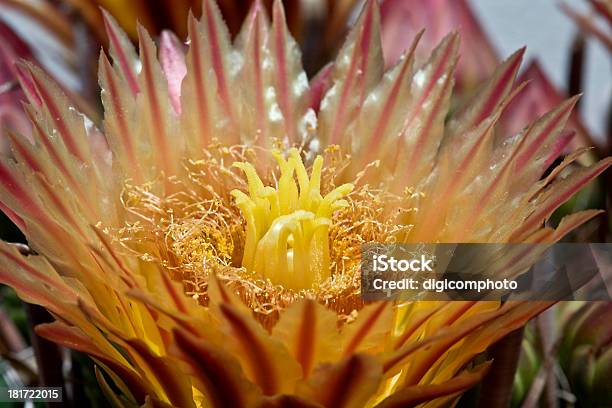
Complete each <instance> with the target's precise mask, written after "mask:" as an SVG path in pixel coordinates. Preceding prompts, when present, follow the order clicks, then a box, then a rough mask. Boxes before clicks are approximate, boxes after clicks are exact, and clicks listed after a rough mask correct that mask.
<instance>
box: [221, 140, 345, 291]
mask: <svg viewBox="0 0 612 408" xmlns="http://www.w3.org/2000/svg"><path fill="white" fill-rule="evenodd" d="M273 154H274V157H275V158H276V160H277V162H278V166H279V168H280V177H279V179H278V180H277V186H276V188H274V187H271V186H265V185H264V183H263V182H262V180H261V179H260V178H259V176H258V175H257V171H256V170H255V168H254V167H253V166H252V165H251V164H250V163H246V162H240V163H235V164H234V166H235V167H237V168H240V169H241V170H242V171H244V173H245V175H246V178H247V186H248V195H247V194H245V193H244V192H242V191H240V190H233V191H232V195H233V196H234V198H235V200H236V205H237V206H238V208H240V210H241V212H242V215H243V216H244V218H245V220H246V240H245V245H244V253H243V258H242V266H243V267H245V268H246V269H247V270H248V271H253V272H255V273H256V274H258V275H260V276H261V277H263V278H267V279H269V280H270V281H271V282H273V283H275V284H280V285H283V286H284V287H286V288H290V289H295V290H298V289H309V288H312V287H313V286H315V285H318V284H320V283H321V282H322V281H323V280H325V279H327V278H328V277H329V276H330V259H329V227H330V225H331V219H332V215H333V213H334V211H336V210H337V209H339V208H343V207H346V206H347V205H348V203H347V202H346V200H344V199H343V197H345V196H346V195H347V194H349V193H350V192H351V191H352V190H353V185H352V184H343V185H341V186H339V187H336V188H335V189H333V190H332V191H330V192H329V193H328V194H326V195H325V196H324V197H323V196H322V195H321V170H322V168H323V157H321V156H317V158H316V159H315V160H314V162H313V165H312V171H311V174H310V177H308V173H307V171H306V167H305V166H304V163H303V161H302V158H301V157H300V153H299V151H298V150H297V149H291V150H290V151H289V154H288V158H287V159H285V158H284V157H283V155H282V154H281V153H280V152H278V151H276V152H274V153H273ZM296 180H297V181H296Z"/></svg>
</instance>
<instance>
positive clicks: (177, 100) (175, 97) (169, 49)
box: [159, 30, 187, 115]
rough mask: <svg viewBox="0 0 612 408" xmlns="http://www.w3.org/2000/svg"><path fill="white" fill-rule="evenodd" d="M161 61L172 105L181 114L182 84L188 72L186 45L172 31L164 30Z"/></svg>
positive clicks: (160, 46)
mask: <svg viewBox="0 0 612 408" xmlns="http://www.w3.org/2000/svg"><path fill="white" fill-rule="evenodd" d="M159 61H160V63H161V66H162V69H163V71H164V74H165V75H166V80H167V81H168V94H169V95H170V101H171V102H172V107H173V108H174V111H175V112H176V113H177V115H180V114H181V84H182V82H183V78H185V75H186V74H187V66H186V65H185V50H184V45H183V44H181V42H180V40H179V39H178V38H177V37H176V36H175V35H174V34H173V33H172V32H170V31H167V30H164V31H163V32H162V34H161V38H160V44H159Z"/></svg>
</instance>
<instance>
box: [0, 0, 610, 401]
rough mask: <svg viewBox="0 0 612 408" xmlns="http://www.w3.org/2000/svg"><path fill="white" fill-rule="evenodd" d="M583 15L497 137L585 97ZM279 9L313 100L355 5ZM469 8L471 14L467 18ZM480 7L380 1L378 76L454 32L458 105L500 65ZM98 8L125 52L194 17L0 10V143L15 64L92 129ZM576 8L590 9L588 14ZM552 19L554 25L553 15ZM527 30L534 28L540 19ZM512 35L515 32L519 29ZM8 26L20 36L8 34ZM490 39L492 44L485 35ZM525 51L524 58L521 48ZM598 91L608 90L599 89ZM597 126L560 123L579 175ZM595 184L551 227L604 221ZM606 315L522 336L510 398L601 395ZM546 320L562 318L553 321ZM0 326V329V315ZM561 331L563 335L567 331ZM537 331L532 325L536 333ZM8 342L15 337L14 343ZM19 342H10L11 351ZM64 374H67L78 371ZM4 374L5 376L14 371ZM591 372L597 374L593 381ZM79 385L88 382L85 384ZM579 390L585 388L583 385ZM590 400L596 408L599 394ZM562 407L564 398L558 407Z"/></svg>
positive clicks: (8, 234)
mask: <svg viewBox="0 0 612 408" xmlns="http://www.w3.org/2000/svg"><path fill="white" fill-rule="evenodd" d="M219 3H220V8H221V11H222V13H223V15H224V18H225V20H226V21H227V23H228V27H229V30H230V32H231V33H232V35H235V34H237V33H238V30H239V27H240V23H241V22H242V21H243V18H244V16H246V14H247V13H248V7H247V6H246V4H245V2H244V1H238V0H225V1H220V2H219ZM263 3H264V5H265V6H266V7H267V8H268V9H269V8H270V6H271V2H270V1H264V2H263ZM583 3H584V4H582V5H577V4H575V3H571V4H569V5H565V6H562V10H563V12H565V13H566V14H567V15H568V16H570V17H571V18H572V19H573V20H574V21H575V22H576V25H577V26H578V27H579V28H580V30H581V31H580V32H579V33H578V34H577V36H576V39H575V41H574V42H573V47H572V48H568V49H567V50H566V51H565V52H566V53H567V56H568V57H567V59H568V64H567V66H568V67H569V68H568V69H567V71H568V72H567V81H565V84H564V83H563V81H561V82H560V81H559V79H558V78H554V80H553V79H551V77H550V75H549V74H550V69H548V70H546V69H545V68H543V66H544V65H545V64H542V62H538V61H536V60H534V61H531V62H530V63H529V64H528V66H527V68H526V69H524V70H523V71H522V72H521V73H520V74H519V81H518V82H520V81H521V80H530V81H531V82H530V84H529V85H528V86H527V88H526V89H525V90H524V91H523V92H522V93H520V94H519V95H518V96H517V97H516V98H515V102H514V103H513V104H512V105H511V106H510V107H509V108H508V113H507V115H506V117H505V119H504V121H502V122H501V126H500V128H501V129H503V130H502V131H503V132H504V133H507V134H510V133H516V132H518V131H519V130H520V129H519V126H521V125H520V124H524V123H527V122H529V121H531V120H533V119H534V118H535V117H537V116H538V115H541V114H542V113H543V112H546V111H548V110H550V109H551V108H552V107H554V106H556V105H557V104H558V103H559V102H560V101H561V100H563V99H565V98H566V96H567V95H568V94H576V93H579V92H582V91H583V89H584V88H589V86H591V85H590V84H589V83H588V81H589V76H588V75H586V76H585V70H586V68H585V66H584V61H585V58H586V57H585V52H586V51H585V49H586V48H585V45H584V39H583V38H582V37H583V35H584V36H588V37H589V38H591V37H592V38H594V39H595V40H596V41H598V42H600V43H601V44H604V45H605V46H607V47H610V31H609V26H607V25H606V24H609V18H610V13H609V11H610V7H609V2H608V3H606V2H605V1H603V0H592V1H585V2H583ZM284 4H285V8H286V14H287V20H288V25H289V29H290V30H291V32H292V34H293V35H294V36H295V37H296V39H297V41H298V42H299V43H300V45H301V49H302V50H303V61H304V66H305V69H306V72H307V73H308V75H309V77H311V78H313V77H314V76H315V75H316V74H317V73H320V74H319V77H318V80H317V81H315V83H317V84H320V86H321V87H322V89H325V87H326V86H328V85H329V72H330V70H329V68H328V69H327V70H325V69H324V70H323V71H321V69H322V68H325V63H326V62H327V61H329V60H331V59H332V57H333V56H335V54H336V52H337V50H338V47H339V46H340V45H341V44H342V41H343V40H344V37H345V34H346V31H347V28H348V27H349V26H350V25H351V24H353V23H354V21H355V18H356V16H357V14H358V10H359V8H360V7H361V2H360V1H356V0H353V1H351V0H346V1H342V0H338V1H317V0H302V1H298V0H296V1H285V2H284ZM474 4H476V5H479V6H478V7H476V8H475V7H474ZM481 5H482V2H477V1H476V2H468V1H465V0H457V1H453V0H433V1H426V0H382V1H381V18H382V35H383V47H384V56H385V60H386V64H387V66H391V65H393V64H394V63H395V61H396V60H397V57H398V56H399V55H400V54H401V53H402V51H404V50H405V49H406V48H408V47H409V45H410V44H409V43H410V41H411V40H412V38H413V37H414V35H415V34H416V33H417V32H418V31H419V30H420V29H421V28H425V29H426V32H425V34H424V36H423V38H422V44H421V47H420V48H419V52H422V53H423V54H422V55H417V58H420V59H423V58H424V57H425V56H426V55H428V53H429V51H430V49H431V48H433V46H434V45H435V44H436V43H437V42H438V41H439V40H440V39H441V38H442V36H443V35H445V34H446V33H447V32H448V31H451V30H455V29H458V30H459V31H460V32H461V34H462V37H463V41H462V45H461V47H462V48H461V51H460V53H461V55H462V57H461V59H460V62H459V66H458V69H457V71H456V73H457V84H456V90H457V92H456V93H455V95H454V96H453V98H455V99H456V100H455V101H454V102H453V103H454V104H459V103H460V102H461V101H463V100H465V99H466V98H468V97H469V95H470V94H472V93H473V92H474V90H475V86H476V85H477V84H478V83H480V82H481V81H482V80H483V79H484V78H485V77H486V76H487V74H490V73H491V72H492V68H493V67H495V66H496V65H497V64H498V63H499V62H500V58H499V55H500V54H499V52H498V49H497V48H498V47H499V40H495V39H494V38H493V37H492V36H490V35H488V34H487V33H491V30H489V31H487V28H488V27H489V28H490V22H487V21H486V20H485V21H479V16H482V13H480V14H475V12H474V10H475V9H476V10H477V11H480V12H482V7H481ZM99 6H102V7H104V8H106V9H107V10H109V12H110V13H111V14H113V15H114V16H115V17H116V18H117V20H118V21H119V24H120V25H121V26H122V27H123V28H124V29H125V30H126V31H127V33H128V34H129V36H130V37H131V39H132V41H135V40H136V37H137V36H136V19H139V20H140V21H141V22H142V24H143V25H145V26H146V27H147V28H148V29H149V30H150V31H151V32H152V33H157V34H161V33H162V30H165V29H169V30H172V31H174V32H176V33H177V34H178V35H179V37H180V38H181V39H184V38H185V34H186V25H185V22H186V21H187V20H186V15H187V13H188V10H189V9H192V10H193V11H194V14H196V15H199V14H200V2H199V1H187V0H184V1H183V0H180V1H146V0H138V1H133V2H122V1H110V0H108V1H79V0H67V1H56V0H54V1H32V0H0V13H2V14H0V36H1V37H2V40H3V41H2V42H1V43H0V126H2V131H3V132H4V131H6V130H7V129H11V130H14V131H17V132H18V133H20V134H23V135H26V136H27V135H28V132H29V126H30V125H29V122H28V120H27V118H26V116H25V115H24V114H23V111H22V109H21V101H22V100H23V98H24V94H23V90H21V89H20V88H19V87H18V86H17V82H16V76H17V74H18V73H17V69H16V66H15V62H16V61H17V60H18V59H21V58H24V59H27V60H32V61H36V62H37V63H38V64H40V65H42V66H43V67H44V68H45V70H47V72H49V73H50V74H51V75H53V76H54V77H55V78H57V79H58V80H59V82H60V84H61V85H62V87H63V88H64V90H65V91H66V92H67V93H69V94H70V95H71V96H72V98H73V99H74V101H75V104H76V105H77V106H78V107H79V109H80V110H82V111H84V112H86V113H87V114H88V116H90V117H92V118H93V119H94V121H96V120H97V119H98V118H99V110H100V105H99V104H98V102H97V98H96V97H95V95H96V93H97V78H96V68H97V66H96V65H97V63H96V61H97V52H98V50H99V47H100V46H103V47H107V46H108V45H109V44H107V42H106V41H107V39H106V36H105V34H104V23H103V20H102V14H101V12H100V9H99ZM583 6H587V7H583ZM588 6H590V7H591V8H590V9H589V8H588ZM558 13H559V15H561V11H558ZM538 18H539V19H545V17H542V16H540V17H538ZM24 22H25V24H24ZM514 24H516V25H517V26H518V27H519V29H520V27H521V23H514ZM19 26H21V30H18V28H19ZM24 26H25V27H27V29H26V30H24V29H23V27H24ZM546 29H547V27H546V25H545V24H543V25H542V30H546ZM493 34H495V31H494V30H493ZM41 44H42V45H41ZM526 45H527V46H529V45H530V44H529V42H528V43H527V44H526ZM553 46H554V45H553ZM512 47H514V45H512ZM505 53H506V52H505V51H504V54H505ZM502 55H503V54H502ZM133 62H134V63H135V61H133ZM557 76H558V75H557ZM599 85H600V84H599V83H597V84H595V86H599ZM601 86H602V87H603V88H604V89H605V87H607V89H608V90H610V84H609V82H608V83H603V84H601ZM587 96H588V95H587ZM601 116H602V115H600V117H597V118H595V119H593V117H589V122H588V124H585V123H584V121H583V120H582V119H581V118H580V116H579V115H578V114H573V115H572V118H571V119H570V124H569V126H568V127H569V128H571V129H575V130H576V131H577V135H576V136H575V137H574V139H573V141H572V144H573V146H574V147H575V146H588V145H594V146H596V149H595V150H593V151H592V153H591V155H590V156H588V155H587V156H585V157H587V158H586V159H584V161H585V162H586V163H592V162H594V161H595V160H596V159H597V158H601V157H605V156H607V155H609V154H610V146H611V144H610V140H611V138H612V136H611V135H610V124H609V123H610V116H609V115H604V116H603V117H601ZM606 120H607V121H608V124H607V127H605V126H593V123H594V121H602V122H605V121H606ZM593 129H595V131H593ZM602 129H603V131H602ZM5 141H6V138H4V137H2V139H0V150H1V151H2V153H3V154H10V152H8V151H7V150H6V146H7V145H6V143H5ZM604 177H607V181H604V182H599V183H598V184H593V185H592V186H590V187H589V189H588V190H586V191H584V192H582V193H581V194H580V195H577V196H576V197H574V198H573V199H572V200H571V201H570V202H569V203H567V204H565V205H564V207H562V208H561V209H560V210H559V211H558V212H557V214H556V215H555V216H554V220H556V221H558V220H559V219H560V218H561V217H562V216H564V215H566V214H568V213H571V212H575V211H577V210H581V209H584V208H590V207H597V208H608V210H609V209H610V203H611V199H610V186H611V185H612V181H611V180H610V172H609V171H608V172H607V173H605V174H604ZM610 231H611V224H610V220H609V218H608V219H607V220H606V218H605V217H601V218H598V219H597V220H594V221H593V222H592V223H591V224H590V225H587V227H586V228H584V229H582V230H580V231H578V232H577V233H576V234H575V235H574V236H573V237H572V238H571V239H573V240H601V241H606V242H609V240H610V233H611V232H610ZM0 233H1V234H0V235H2V238H4V239H7V240H9V241H19V240H23V238H22V237H21V235H20V234H19V232H18V231H16V230H15V229H14V228H12V227H11V226H10V225H9V224H7V223H5V224H4V225H3V226H2V227H1V231H0ZM4 299H7V300H5V301H3V302H2V307H3V308H5V309H6V310H5V312H6V313H5V316H6V315H10V316H11V317H13V318H14V319H6V318H5V319H4V320H3V321H4V322H5V324H2V325H1V327H2V334H3V336H2V337H3V338H4V339H8V340H6V341H7V344H8V345H9V346H7V347H12V349H11V348H7V349H6V350H9V351H7V353H9V354H6V353H5V355H6V356H8V359H9V360H11V359H12V360H15V361H17V362H19V361H28V362H29V363H28V364H30V367H34V368H35V366H36V364H34V363H32V362H33V360H34V356H33V353H32V352H30V353H29V354H28V353H27V352H26V354H25V355H27V356H25V355H24V356H22V355H18V358H13V357H14V356H15V355H17V354H10V353H19V352H21V351H22V350H27V344H26V343H27V340H23V339H27V338H28V337H29V336H28V333H27V331H24V329H25V328H26V327H27V324H24V323H23V320H21V321H22V323H20V324H17V325H15V324H14V323H13V321H14V320H16V321H18V322H19V321H20V319H19V317H18V315H19V313H20V311H19V306H18V304H17V303H15V302H14V295H13V294H12V293H11V292H10V291H5V292H4ZM608 309H609V308H606V307H604V306H599V307H581V308H579V310H577V311H573V316H574V317H573V318H572V319H565V320H563V323H557V330H558V331H559V332H560V333H561V334H559V335H558V337H557V339H561V340H558V342H560V344H559V345H557V346H556V347H557V348H546V347H552V346H551V345H550V341H548V340H546V341H544V340H542V336H541V335H540V334H538V332H539V331H540V330H544V333H545V334H546V333H547V332H546V330H548V329H541V328H538V329H529V331H530V332H529V334H528V335H527V336H526V338H525V339H524V340H523V344H525V346H524V349H525V350H527V351H525V352H524V355H526V356H531V357H523V358H522V359H521V365H520V366H519V375H518V377H517V378H521V379H523V380H521V381H522V385H521V386H520V387H517V389H520V388H521V387H522V389H524V390H526V392H529V390H531V386H532V385H533V383H534V380H535V379H536V378H537V371H538V370H540V368H541V367H547V368H550V367H551V366H552V364H556V365H557V366H558V367H559V369H560V370H562V371H563V372H564V373H565V374H564V375H565V376H567V384H565V383H563V381H561V383H563V384H561V386H560V389H561V390H562V391H563V392H568V393H574V394H575V395H576V396H585V398H589V397H588V395H592V393H593V392H594V391H593V390H597V389H599V388H597V387H601V384H602V383H601V381H602V379H603V378H605V375H604V376H602V375H601V373H607V372H608V371H609V370H608V371H606V370H607V368H606V367H608V366H609V360H610V357H609V354H610V353H609V348H606V347H607V345H606V344H609V341H608V343H606V342H605V341H604V340H602V339H601V336H603V337H604V338H605V335H600V337H599V338H598V337H597V336H595V335H594V334H593V333H592V332H593V330H590V331H589V330H587V328H588V327H598V326H595V323H593V322H601V321H602V319H598V318H597V316H609V310H608ZM0 313H2V310H0ZM558 314H560V315H561V314H562V313H561V312H558ZM580 316H583V317H580ZM0 317H2V315H1V314H0ZM570 321H571V322H573V323H571V324H570V323H568V322H570ZM584 322H589V324H588V325H586V324H585V323H584ZM537 324H538V325H540V323H537ZM566 324H567V325H566ZM535 325H536V323H534V326H535ZM19 326H21V330H20V329H19ZM545 326H546V325H545ZM547 327H548V326H547ZM568 327H572V329H571V330H570V329H568ZM17 333H21V334H20V336H19V335H17ZM20 337H21V340H19V338H20ZM544 337H545V336H544ZM547 341H548V343H546V342H547ZM543 343H546V344H547V345H546V346H545V345H543ZM553 343H554V342H553ZM561 343H562V345H561ZM17 349H21V350H17ZM557 350H561V352H562V355H561V356H560V355H559V354H554V356H555V357H554V359H553V360H554V361H555V363H552V362H551V361H550V357H547V356H550V355H551V353H553V352H556V351H557ZM538 355H540V357H539V359H538V358H535V357H534V356H538ZM11 356H13V357H11ZM525 358H527V360H525ZM9 360H7V361H9ZM525 361H527V362H525ZM75 366H76V367H78V364H75ZM11 367H12V365H11ZM12 369H13V370H14V367H13V368H12ZM84 369H85V370H87V364H85V365H84ZM19 370H20V371H19V372H20V373H21V374H20V376H21V377H23V378H26V379H27V380H26V382H27V381H35V380H34V379H33V376H35V369H32V370H30V371H28V370H27V369H24V368H21V369H19ZM602 370H603V371H602ZM593 372H597V373H599V374H598V375H597V376H593V375H592V373H593ZM525 373H526V374H525ZM587 374H590V375H591V376H589V375H587ZM90 375H92V373H91V372H90ZM557 378H560V377H557ZM585 378H586V379H588V381H586V382H585ZM598 384H599V385H598ZM544 389H546V388H545V387H544ZM588 393H591V394H588ZM572 395H573V394H572ZM602 395H604V396H605V394H602ZM517 398H518V400H522V399H521V398H519V397H517ZM523 398H528V397H527V394H525V395H523ZM568 399H571V398H570V397H568ZM593 401H595V400H593ZM596 402H598V403H599V402H600V401H596ZM594 403H595V402H594Z"/></svg>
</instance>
